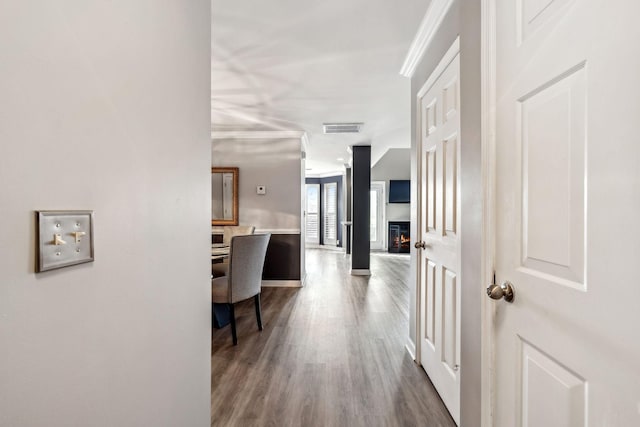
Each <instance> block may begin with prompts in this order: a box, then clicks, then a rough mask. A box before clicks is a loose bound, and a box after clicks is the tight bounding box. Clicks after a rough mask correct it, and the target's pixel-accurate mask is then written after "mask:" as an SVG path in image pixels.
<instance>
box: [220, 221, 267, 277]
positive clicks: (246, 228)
mask: <svg viewBox="0 0 640 427" xmlns="http://www.w3.org/2000/svg"><path fill="white" fill-rule="evenodd" d="M255 229H256V228H255V227H254V226H253V225H225V226H224V228H223V231H222V233H223V234H222V243H224V244H227V245H229V244H230V243H231V238H232V237H233V236H244V235H247V234H253V232H254V231H255ZM228 269H229V261H228V260H223V261H222V262H218V263H215V264H211V276H212V277H220V276H225V275H226V274H227V270H228Z"/></svg>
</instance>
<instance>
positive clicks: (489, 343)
mask: <svg viewBox="0 0 640 427" xmlns="http://www.w3.org/2000/svg"><path fill="white" fill-rule="evenodd" d="M480 11H481V12H480V61H481V62H480V64H481V65H480V69H481V81H480V92H481V96H480V98H481V100H480V110H481V131H480V151H481V172H480V173H481V175H482V220H481V222H482V236H481V239H482V254H481V257H482V258H481V270H482V281H483V283H482V284H481V285H482V287H483V288H486V287H487V286H489V285H490V284H491V283H492V281H493V274H494V270H495V249H496V248H495V233H496V216H495V213H496V194H495V191H496V190H495V189H496V173H495V165H496V68H497V61H496V25H497V24H496V0H480ZM490 302H491V300H490V299H489V298H482V307H481V313H482V321H481V326H480V327H481V342H482V344H481V345H482V353H481V355H480V356H481V360H480V365H481V371H482V374H481V397H480V400H481V408H482V412H481V419H480V422H481V426H482V427H491V426H493V414H494V410H495V408H496V402H495V374H494V372H495V371H494V363H493V362H494V360H495V357H494V356H495V342H494V340H493V329H494V322H495V319H494V315H495V307H494V305H493V304H490Z"/></svg>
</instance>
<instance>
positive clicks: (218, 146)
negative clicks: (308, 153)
mask: <svg viewBox="0 0 640 427" xmlns="http://www.w3.org/2000/svg"><path fill="white" fill-rule="evenodd" d="M211 147H212V149H211V165H212V166H233V167H238V168H239V170H240V171H239V183H238V184H239V188H238V191H239V199H238V203H239V210H240V219H239V221H240V224H241V225H254V226H255V227H256V228H257V229H287V230H292V229H293V230H300V226H301V206H302V197H301V194H302V192H301V186H303V184H302V183H303V180H304V177H303V176H302V175H301V167H300V164H301V162H302V154H301V153H302V151H301V142H300V139H295V138H288V139H260V138H254V139H225V140H222V139H215V140H213V141H212V143H211ZM258 185H265V186H266V187H267V194H265V195H258V194H256V186H258Z"/></svg>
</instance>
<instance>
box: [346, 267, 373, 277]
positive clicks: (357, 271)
mask: <svg viewBox="0 0 640 427" xmlns="http://www.w3.org/2000/svg"><path fill="white" fill-rule="evenodd" d="M351 275H352V276H371V270H369V269H368V268H352V269H351Z"/></svg>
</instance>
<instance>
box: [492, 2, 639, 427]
mask: <svg viewBox="0 0 640 427" xmlns="http://www.w3.org/2000/svg"><path fill="white" fill-rule="evenodd" d="M495 10H496V21H495V22H496V40H497V43H496V59H497V62H496V77H497V78H496V120H497V122H496V165H495V171H496V191H495V194H496V206H495V212H496V253H495V268H496V277H497V282H498V284H501V283H503V282H504V281H509V282H511V283H512V284H513V286H514V288H515V300H514V302H513V303H511V304H510V303H507V302H505V301H504V300H499V301H490V306H491V307H492V309H493V310H495V313H494V324H493V339H494V346H495V349H494V351H495V355H494V366H493V367H492V368H491V369H492V370H493V372H494V373H495V383H494V388H495V390H494V393H492V395H493V397H494V400H493V402H492V404H493V409H494V414H495V415H494V417H495V418H494V425H495V426H498V427H513V426H526V427H550V426H553V427H569V426H571V427H573V426H587V425H589V426H620V427H627V426H640V329H639V325H640V309H639V307H640V285H639V280H638V277H639V276H638V269H637V268H636V266H637V264H638V254H640V172H639V170H640V143H639V140H640V59H639V58H640V30H639V29H640V25H638V22H637V21H638V17H639V16H640V2H638V1H628V0H626V1H622V0H619V1H607V2H603V1H587V0H517V1H514V0H497V1H496V8H495Z"/></svg>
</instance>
